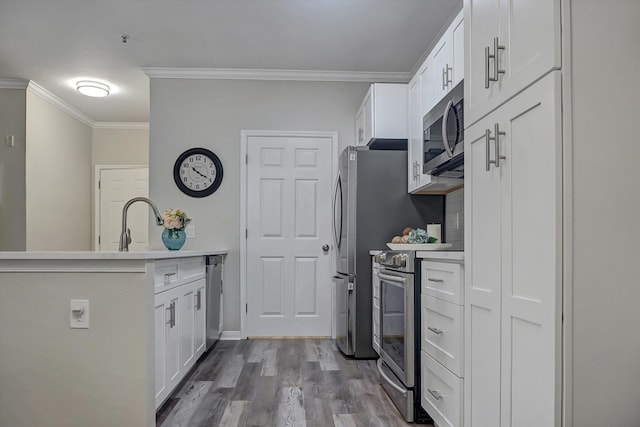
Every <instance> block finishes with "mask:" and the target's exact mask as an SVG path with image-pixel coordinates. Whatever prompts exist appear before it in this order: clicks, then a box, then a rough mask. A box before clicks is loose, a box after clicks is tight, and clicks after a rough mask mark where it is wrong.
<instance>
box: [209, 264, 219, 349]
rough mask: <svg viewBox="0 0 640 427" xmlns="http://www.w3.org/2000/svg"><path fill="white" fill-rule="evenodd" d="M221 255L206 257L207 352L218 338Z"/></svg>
mask: <svg viewBox="0 0 640 427" xmlns="http://www.w3.org/2000/svg"><path fill="white" fill-rule="evenodd" d="M221 298H222V255H211V256H208V257H207V350H209V348H211V346H212V345H213V344H214V343H215V342H216V341H217V340H218V338H220V299H221Z"/></svg>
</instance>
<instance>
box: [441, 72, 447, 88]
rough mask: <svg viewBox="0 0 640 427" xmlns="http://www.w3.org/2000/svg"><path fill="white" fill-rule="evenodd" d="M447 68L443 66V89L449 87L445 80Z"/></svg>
mask: <svg viewBox="0 0 640 427" xmlns="http://www.w3.org/2000/svg"><path fill="white" fill-rule="evenodd" d="M446 71H447V69H446V68H443V69H442V90H445V88H446V87H447V84H446V82H445V73H446Z"/></svg>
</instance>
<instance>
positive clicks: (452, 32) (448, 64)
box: [407, 12, 464, 194]
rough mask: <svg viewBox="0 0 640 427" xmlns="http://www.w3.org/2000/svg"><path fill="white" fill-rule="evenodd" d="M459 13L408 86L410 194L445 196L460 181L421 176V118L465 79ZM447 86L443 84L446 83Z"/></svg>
mask: <svg viewBox="0 0 640 427" xmlns="http://www.w3.org/2000/svg"><path fill="white" fill-rule="evenodd" d="M463 17H464V15H463V13H462V12H460V13H459V14H458V16H456V18H455V19H454V20H453V22H452V23H451V25H449V27H448V28H447V30H446V31H445V33H444V35H443V36H442V38H441V40H440V41H439V42H438V43H437V44H436V45H435V47H434V49H433V50H432V51H431V53H430V54H429V55H428V56H427V59H426V60H425V61H424V63H423V64H422V65H421V66H420V68H418V71H417V72H416V74H415V75H414V76H413V78H412V79H411V81H410V82H409V85H408V90H407V92H408V96H407V97H408V102H407V117H408V128H407V130H408V144H407V151H408V153H407V154H408V164H407V179H408V180H407V189H408V192H409V193H413V194H444V193H447V192H449V191H452V190H454V189H457V188H460V187H461V186H462V180H461V179H453V178H442V177H436V176H431V175H427V174H425V173H423V165H424V152H423V138H424V137H423V118H424V115H425V114H427V113H428V112H429V111H430V110H431V109H432V108H433V107H434V106H435V104H436V103H437V102H438V101H440V100H441V99H442V97H444V96H445V95H446V94H447V93H448V92H449V90H451V89H452V88H453V87H454V86H455V85H456V84H458V83H460V81H461V80H462V79H463V77H464V21H463ZM445 83H446V84H445Z"/></svg>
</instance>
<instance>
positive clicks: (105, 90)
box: [76, 80, 110, 98]
mask: <svg viewBox="0 0 640 427" xmlns="http://www.w3.org/2000/svg"><path fill="white" fill-rule="evenodd" d="M76 89H78V92H80V93H81V94H83V95H87V96H92V97H94V98H102V97H103V96H107V95H109V89H110V88H109V85H106V84H104V83H100V82H96V81H93V80H78V81H77V82H76Z"/></svg>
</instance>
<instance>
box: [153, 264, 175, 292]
mask: <svg viewBox="0 0 640 427" xmlns="http://www.w3.org/2000/svg"><path fill="white" fill-rule="evenodd" d="M178 283H179V278H178V260H177V259H170V260H169V259H161V260H158V261H155V268H154V274H153V288H154V289H155V292H156V293H158V292H160V291H162V290H165V289H169V288H172V287H174V286H177V285H178Z"/></svg>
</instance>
